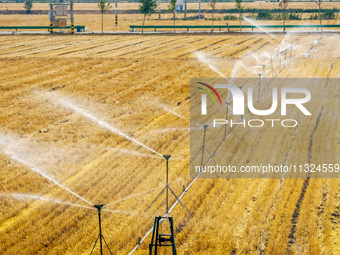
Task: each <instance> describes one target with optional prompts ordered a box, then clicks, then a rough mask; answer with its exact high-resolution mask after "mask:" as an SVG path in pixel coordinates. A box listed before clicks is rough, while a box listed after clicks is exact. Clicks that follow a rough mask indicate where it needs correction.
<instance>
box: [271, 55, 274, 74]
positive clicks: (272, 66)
mask: <svg viewBox="0 0 340 255" xmlns="http://www.w3.org/2000/svg"><path fill="white" fill-rule="evenodd" d="M270 64H271V68H272V78H274V65H273V57H270Z"/></svg>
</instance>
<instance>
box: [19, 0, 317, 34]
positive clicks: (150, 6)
mask: <svg viewBox="0 0 340 255" xmlns="http://www.w3.org/2000/svg"><path fill="white" fill-rule="evenodd" d="M314 1H315V3H316V4H317V5H318V7H319V19H320V26H321V32H322V31H323V30H322V18H321V16H322V15H321V4H322V0H314ZM176 2H177V0H170V4H169V6H168V10H169V11H171V12H173V20H174V32H176V18H175V15H176ZM139 3H140V5H139V11H140V13H142V14H143V15H144V19H143V27H142V34H143V33H144V24H145V19H146V16H150V15H151V14H153V13H154V12H155V9H156V7H157V4H156V1H155V0H139ZM288 3H289V0H280V2H279V6H280V7H281V8H282V9H283V31H285V30H286V10H287V8H288ZM216 4H217V0H211V1H210V2H209V4H208V5H209V7H211V8H212V24H211V31H213V30H214V15H215V8H216ZM32 7H33V2H32V0H26V1H25V4H24V8H25V9H26V12H27V13H29V12H30V11H31V9H32ZM235 7H236V8H237V10H238V12H239V21H240V31H241V32H242V13H243V6H242V0H235ZM98 8H99V9H100V12H101V14H102V33H103V32H104V24H103V21H104V12H106V11H107V10H108V9H110V8H111V5H110V3H107V2H106V1H105V0H100V1H99V3H98Z"/></svg>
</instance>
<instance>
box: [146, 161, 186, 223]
mask: <svg viewBox="0 0 340 255" xmlns="http://www.w3.org/2000/svg"><path fill="white" fill-rule="evenodd" d="M163 157H164V158H165V159H166V184H165V187H164V188H163V189H162V191H161V192H160V193H159V194H158V196H157V197H156V198H155V199H154V200H153V201H152V203H151V204H150V205H149V207H148V208H147V209H146V210H145V212H146V211H147V210H149V208H150V207H151V206H152V204H153V203H154V202H155V201H156V200H157V198H158V197H159V196H160V195H161V194H162V193H163V192H164V190H165V191H166V214H168V213H169V190H170V191H171V193H172V194H173V195H174V196H175V198H176V199H177V201H178V202H179V203H180V204H181V206H182V207H183V208H185V209H186V210H187V211H188V212H189V214H190V215H191V216H192V214H191V212H190V211H189V210H188V208H186V206H185V205H184V204H183V203H182V201H181V200H180V199H179V198H178V197H177V196H176V194H175V192H173V190H172V189H171V188H170V186H169V158H170V157H171V155H163Z"/></svg>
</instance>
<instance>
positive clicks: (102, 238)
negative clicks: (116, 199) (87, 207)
mask: <svg viewBox="0 0 340 255" xmlns="http://www.w3.org/2000/svg"><path fill="white" fill-rule="evenodd" d="M93 206H94V207H95V208H96V209H97V210H98V217H99V235H98V237H97V239H96V242H95V243H94V245H93V248H92V251H91V253H90V255H91V254H92V252H93V250H94V248H95V247H96V244H97V242H98V239H99V244H100V254H101V255H103V240H104V242H105V244H106V247H107V249H108V250H109V252H110V254H111V255H112V252H111V250H110V248H109V246H108V245H107V242H106V241H105V238H104V236H103V235H102V222H101V217H100V216H101V210H102V208H103V206H104V205H103V204H97V205H93Z"/></svg>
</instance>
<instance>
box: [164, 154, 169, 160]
mask: <svg viewBox="0 0 340 255" xmlns="http://www.w3.org/2000/svg"><path fill="white" fill-rule="evenodd" d="M163 157H164V158H165V159H166V160H168V159H169V158H170V157H171V155H163Z"/></svg>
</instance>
